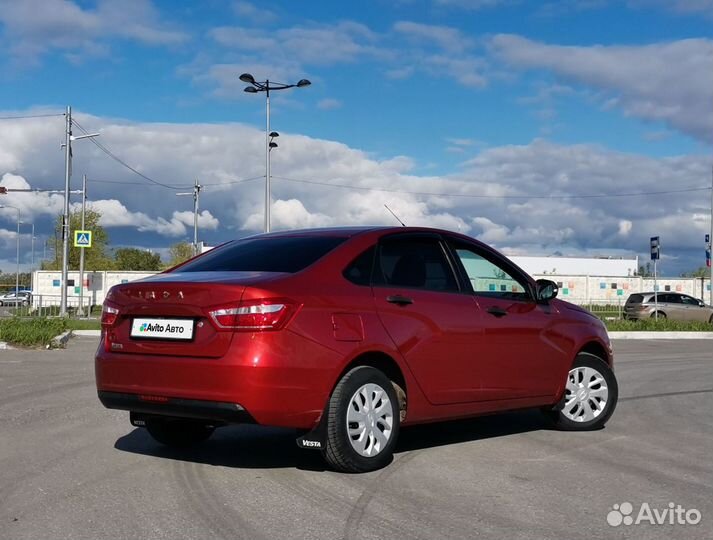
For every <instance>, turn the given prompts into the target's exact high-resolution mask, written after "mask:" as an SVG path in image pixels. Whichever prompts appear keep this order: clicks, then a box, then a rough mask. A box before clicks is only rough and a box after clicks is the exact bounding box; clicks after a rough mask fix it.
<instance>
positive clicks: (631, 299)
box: [626, 294, 644, 304]
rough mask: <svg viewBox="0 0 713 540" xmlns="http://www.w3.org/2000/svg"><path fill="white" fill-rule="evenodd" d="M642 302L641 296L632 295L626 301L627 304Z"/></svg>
mask: <svg viewBox="0 0 713 540" xmlns="http://www.w3.org/2000/svg"><path fill="white" fill-rule="evenodd" d="M643 301H644V297H643V295H641V294H632V295H631V296H630V297H629V299H628V300H627V301H626V303H627V304H640V303H641V302H643Z"/></svg>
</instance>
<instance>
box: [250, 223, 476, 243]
mask: <svg viewBox="0 0 713 540" xmlns="http://www.w3.org/2000/svg"><path fill="white" fill-rule="evenodd" d="M366 232H381V233H398V232H429V233H437V234H449V235H454V236H463V235H462V234H459V233H457V232H454V231H447V230H444V229H435V228H432V227H398V226H389V225H380V226H379V225H373V226H362V227H322V228H314V229H293V230H289V231H276V232H269V233H260V234H256V235H252V236H249V237H246V238H283V237H290V236H341V237H347V238H351V237H352V236H356V235H358V234H362V233H366ZM469 239H470V240H474V239H473V238H469ZM241 240H242V238H241Z"/></svg>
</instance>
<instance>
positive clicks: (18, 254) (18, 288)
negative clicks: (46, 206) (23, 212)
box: [0, 204, 21, 294]
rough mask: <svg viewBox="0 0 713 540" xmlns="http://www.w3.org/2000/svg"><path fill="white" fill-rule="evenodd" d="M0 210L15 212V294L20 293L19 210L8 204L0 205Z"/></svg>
mask: <svg viewBox="0 0 713 540" xmlns="http://www.w3.org/2000/svg"><path fill="white" fill-rule="evenodd" d="M0 208H12V209H13V210H16V211H17V273H16V274H15V294H17V293H18V292H19V291H20V223H21V222H20V209H19V208H18V207H16V206H10V205H8V204H3V205H0Z"/></svg>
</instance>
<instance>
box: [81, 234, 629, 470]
mask: <svg viewBox="0 0 713 540" xmlns="http://www.w3.org/2000/svg"><path fill="white" fill-rule="evenodd" d="M556 296H557V284H556V283H554V282H552V281H547V280H538V281H535V280H533V279H532V278H531V277H530V276H528V275H527V274H525V272H523V271H522V270H521V269H520V268H518V267H517V266H516V265H515V264H513V263H512V262H511V261H510V260H509V259H507V258H506V257H504V256H503V255H501V254H500V253H498V252H497V251H495V250H494V249H492V248H491V247H489V246H487V245H485V244H483V243H481V242H478V241H477V240H474V239H472V238H470V237H468V236H464V235H461V234H457V233H452V232H447V231H441V230H435V229H425V228H412V227H398V228H393V227H374V228H343V229H338V228H337V229H314V230H305V231H289V232H279V233H270V234H262V235H257V236H252V237H249V238H244V239H240V240H236V241H233V242H228V243H227V244H224V245H222V246H219V247H217V248H215V249H213V250H212V251H209V252H207V253H204V254H202V255H199V256H198V257H196V258H194V259H192V260H190V261H188V262H186V263H183V264H182V265H179V266H177V267H175V268H173V269H171V270H169V271H167V272H165V273H162V274H157V275H155V276H152V277H149V278H146V279H143V280H139V281H135V282H131V283H126V284H121V285H115V286H114V287H112V288H111V290H110V291H109V293H108V295H107V298H106V301H105V303H104V307H103V312H102V319H101V322H102V336H101V340H100V344H99V348H98V350H97V353H96V359H95V373H96V384H97V391H98V396H99V399H100V400H101V402H102V403H103V404H104V406H106V407H108V408H111V409H122V410H126V411H129V412H130V415H129V417H130V421H131V423H132V424H133V425H134V426H139V427H145V428H146V429H147V430H148V432H149V434H150V435H151V436H152V437H153V438H154V439H155V440H157V441H158V442H159V443H162V444H165V445H170V446H179V447H180V446H187V445H191V444H196V443H199V442H201V441H204V440H206V439H207V438H208V437H210V436H211V434H212V433H213V431H214V430H215V429H216V428H218V427H220V426H222V425H225V424H230V423H256V424H261V425H270V426H283V427H290V428H296V429H297V430H299V438H297V444H298V445H299V446H300V447H301V448H305V449H314V450H319V451H321V452H322V454H323V456H324V457H325V459H326V460H327V462H328V463H329V464H330V465H331V466H332V467H333V468H334V469H337V470H340V471H348V472H363V471H370V470H374V469H378V468H380V467H383V466H385V465H386V464H388V463H389V462H390V460H391V458H392V453H393V451H394V448H395V445H396V442H397V439H398V434H399V429H400V428H401V426H408V425H414V424H420V423H426V422H435V421H439V420H450V419H456V418H465V417H470V416H476V415H481V414H490V413H493V412H499V411H509V410H513V409H524V408H533V407H534V408H540V409H542V410H543V411H544V412H545V414H546V415H548V416H549V417H551V418H552V420H553V421H554V424H555V425H556V426H557V427H559V428H560V429H564V430H591V429H598V428H601V427H602V426H603V425H604V424H605V423H606V422H607V420H608V419H609V417H610V416H611V414H612V413H613V411H614V408H615V406H616V402H617V396H618V386H617V381H616V378H615V377H614V372H613V355H612V348H611V344H610V342H609V338H608V336H607V332H606V329H605V327H604V325H603V323H602V322H601V321H600V320H599V319H598V318H597V317H595V316H593V315H592V314H590V313H589V312H587V311H586V310H584V309H582V308H580V307H578V306H575V305H573V304H570V303H568V302H564V301H562V300H558V299H557V298H556Z"/></svg>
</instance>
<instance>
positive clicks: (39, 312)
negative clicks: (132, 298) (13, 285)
mask: <svg viewBox="0 0 713 540" xmlns="http://www.w3.org/2000/svg"><path fill="white" fill-rule="evenodd" d="M83 300H84V301H83V303H82V305H81V308H82V309H80V298H79V297H73V296H69V297H67V314H68V315H69V316H70V317H90V316H92V317H98V316H99V314H100V313H101V305H96V304H91V298H89V297H84V299H83ZM60 303H61V297H60V295H58V294H36V295H33V296H32V300H31V302H30V303H29V304H28V305H19V306H5V308H4V313H0V315H2V314H5V315H17V316H19V317H56V316H58V315H59V309H60Z"/></svg>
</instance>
